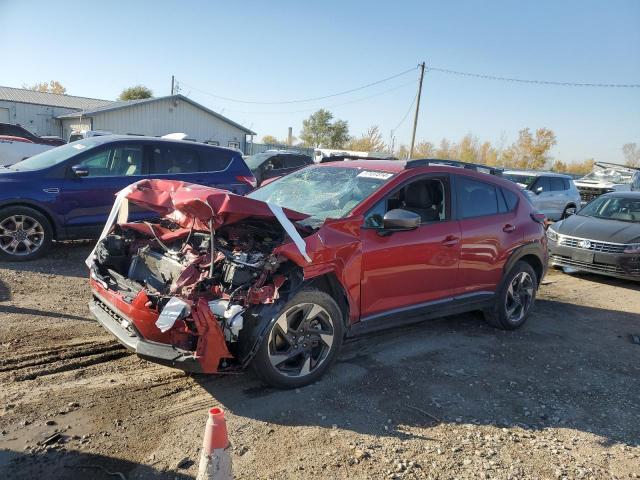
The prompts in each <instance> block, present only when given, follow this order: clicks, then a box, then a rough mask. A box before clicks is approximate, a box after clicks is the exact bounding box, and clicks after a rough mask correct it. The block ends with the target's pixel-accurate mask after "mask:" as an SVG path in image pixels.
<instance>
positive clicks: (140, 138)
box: [78, 135, 239, 153]
mask: <svg viewBox="0 0 640 480" xmlns="http://www.w3.org/2000/svg"><path fill="white" fill-rule="evenodd" d="M86 140H89V141H91V142H94V143H97V144H104V143H110V142H119V141H122V140H126V141H128V142H154V143H158V142H161V143H174V144H178V145H196V146H198V147H202V148H215V149H218V150H227V151H229V152H234V153H239V151H238V150H236V149H233V148H227V147H220V146H218V145H209V144H208V143H202V142H193V141H190V140H175V139H172V138H162V137H149V136H144V135H98V136H95V137H88V138H83V139H81V140H78V141H79V142H82V141H86Z"/></svg>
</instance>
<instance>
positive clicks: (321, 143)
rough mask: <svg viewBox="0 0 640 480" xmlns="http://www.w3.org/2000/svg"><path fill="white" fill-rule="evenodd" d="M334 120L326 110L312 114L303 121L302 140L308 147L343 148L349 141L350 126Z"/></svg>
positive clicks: (342, 121)
mask: <svg viewBox="0 0 640 480" xmlns="http://www.w3.org/2000/svg"><path fill="white" fill-rule="evenodd" d="M332 120H333V114H332V113H331V112H330V111H328V110H325V109H322V108H321V109H320V110H318V111H317V112H315V113H312V114H311V115H310V116H309V118H307V119H306V120H303V121H302V131H301V132H300V139H301V140H302V142H303V144H304V146H306V147H314V148H319V147H324V148H343V147H344V145H345V144H346V143H347V142H348V141H349V124H348V123H347V122H346V121H344V120H336V121H335V122H333V123H332V122H331V121H332Z"/></svg>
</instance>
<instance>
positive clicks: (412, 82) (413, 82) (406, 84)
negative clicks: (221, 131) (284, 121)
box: [221, 80, 416, 115]
mask: <svg viewBox="0 0 640 480" xmlns="http://www.w3.org/2000/svg"><path fill="white" fill-rule="evenodd" d="M415 83H416V82H415V80H411V81H410V82H406V83H402V84H400V85H398V86H396V87H392V88H388V89H387V90H382V91H381V92H378V93H374V94H373V95H368V96H366V97H361V98H356V99H354V100H349V101H348V102H342V103H337V104H334V105H327V106H325V107H322V108H327V109H328V108H337V107H342V106H343V105H351V104H352V103H358V102H362V101H364V100H369V99H370V98H374V97H380V96H381V95H385V94H387V93H390V92H394V91H396V90H400V89H401V88H404V87H406V86H408V85H415ZM317 108H318V107H315V108H305V109H302V110H285V111H253V112H247V111H245V110H235V109H233V108H223V109H221V112H222V110H227V111H229V112H234V113H245V114H250V115H253V114H256V115H260V114H269V115H272V114H273V115H277V114H288V113H305V112H311V111H314V110H317Z"/></svg>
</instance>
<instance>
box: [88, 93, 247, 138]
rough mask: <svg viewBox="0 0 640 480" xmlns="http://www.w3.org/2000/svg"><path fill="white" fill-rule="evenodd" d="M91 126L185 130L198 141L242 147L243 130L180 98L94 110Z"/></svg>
mask: <svg viewBox="0 0 640 480" xmlns="http://www.w3.org/2000/svg"><path fill="white" fill-rule="evenodd" d="M93 129H94V130H107V131H110V132H113V133H118V134H138V135H150V136H162V135H166V134H168V133H177V132H178V133H186V134H187V135H188V137H189V138H193V139H195V140H197V141H200V142H205V141H217V142H219V144H220V146H222V147H227V146H229V142H238V143H239V144H240V148H241V149H243V150H244V148H245V132H244V131H243V130H240V129H239V128H237V127H235V126H233V125H230V124H229V123H227V122H225V121H224V120H221V119H219V118H217V117H215V116H213V115H211V114H210V113H207V112H206V111H204V110H201V109H200V108H197V107H195V106H193V105H191V104H190V103H188V102H185V101H183V100H179V99H166V100H159V101H157V102H150V103H143V104H141V105H132V106H130V107H127V108H123V109H120V110H114V111H111V112H104V113H94V114H93Z"/></svg>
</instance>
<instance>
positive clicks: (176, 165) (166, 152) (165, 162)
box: [151, 145, 202, 175]
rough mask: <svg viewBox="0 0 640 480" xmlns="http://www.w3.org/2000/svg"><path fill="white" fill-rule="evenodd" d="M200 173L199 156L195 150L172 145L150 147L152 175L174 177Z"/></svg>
mask: <svg viewBox="0 0 640 480" xmlns="http://www.w3.org/2000/svg"><path fill="white" fill-rule="evenodd" d="M201 171H202V169H201V168H200V156H199V155H198V152H197V151H196V150H195V149H192V148H185V147H182V146H173V145H154V146H153V147H152V151H151V172H152V173H158V174H172V175H176V174H179V173H196V172H201Z"/></svg>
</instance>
